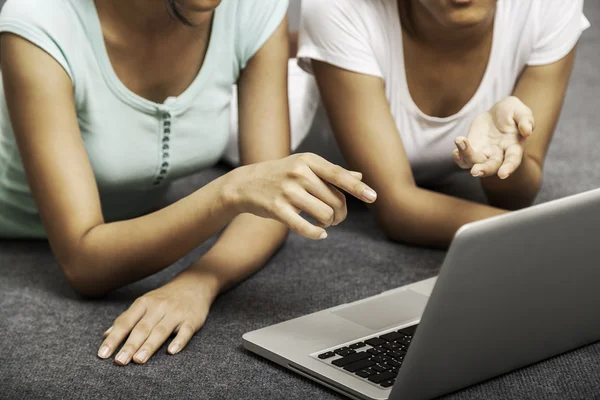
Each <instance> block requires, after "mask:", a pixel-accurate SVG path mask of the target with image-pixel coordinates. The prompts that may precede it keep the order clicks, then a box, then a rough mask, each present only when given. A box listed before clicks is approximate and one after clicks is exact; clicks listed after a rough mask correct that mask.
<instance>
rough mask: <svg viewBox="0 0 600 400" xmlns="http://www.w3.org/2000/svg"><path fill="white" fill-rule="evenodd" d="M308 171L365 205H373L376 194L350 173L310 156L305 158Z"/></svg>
mask: <svg viewBox="0 0 600 400" xmlns="http://www.w3.org/2000/svg"><path fill="white" fill-rule="evenodd" d="M307 161H308V162H307V164H308V166H309V167H310V169H312V170H313V172H314V173H315V174H316V175H317V176H318V177H319V178H321V179H323V180H325V181H327V182H329V183H331V184H333V185H335V186H337V187H338V188H340V189H342V190H344V191H345V192H347V193H349V194H351V195H352V196H354V197H356V198H357V199H359V200H362V201H364V202H365V203H373V202H375V200H377V193H376V192H375V191H374V190H373V189H371V188H370V187H369V186H367V185H366V184H365V183H363V182H362V181H361V180H360V179H357V178H356V177H354V176H352V174H351V173H350V172H348V171H347V170H345V169H344V168H342V167H340V166H339V165H335V164H332V163H330V162H329V161H327V160H325V159H324V158H322V157H319V156H316V155H311V156H309V157H307Z"/></svg>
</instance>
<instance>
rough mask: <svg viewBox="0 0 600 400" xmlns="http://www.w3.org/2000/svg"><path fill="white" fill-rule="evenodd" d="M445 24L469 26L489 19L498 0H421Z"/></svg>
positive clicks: (461, 26)
mask: <svg viewBox="0 0 600 400" xmlns="http://www.w3.org/2000/svg"><path fill="white" fill-rule="evenodd" d="M420 1H421V2H422V3H423V5H424V6H425V7H426V8H427V9H429V11H430V12H431V13H432V14H433V15H434V16H435V17H436V19H437V20H438V21H439V22H441V23H442V24H443V25H445V26H448V27H453V28H468V27H471V26H475V25H478V24H480V23H482V22H484V21H487V20H488V19H489V18H490V17H491V15H493V13H494V11H495V9H496V2H497V0H420Z"/></svg>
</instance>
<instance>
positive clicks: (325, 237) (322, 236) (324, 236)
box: [177, 231, 327, 347]
mask: <svg viewBox="0 0 600 400" xmlns="http://www.w3.org/2000/svg"><path fill="white" fill-rule="evenodd" d="M323 239H327V232H325V231H323V233H321V236H319V240H323ZM177 347H179V346H177Z"/></svg>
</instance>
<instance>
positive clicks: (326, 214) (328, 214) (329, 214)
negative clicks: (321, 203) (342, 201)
mask: <svg viewBox="0 0 600 400" xmlns="http://www.w3.org/2000/svg"><path fill="white" fill-rule="evenodd" d="M334 217H335V211H333V208H331V207H329V206H327V207H325V208H324V209H323V221H324V222H331V221H332V220H333V218H334Z"/></svg>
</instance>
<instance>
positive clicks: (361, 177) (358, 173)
mask: <svg viewBox="0 0 600 400" xmlns="http://www.w3.org/2000/svg"><path fill="white" fill-rule="evenodd" d="M348 172H350V175H352V176H353V177H355V178H356V179H358V180H359V181H362V179H363V174H362V172H356V171H348Z"/></svg>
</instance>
